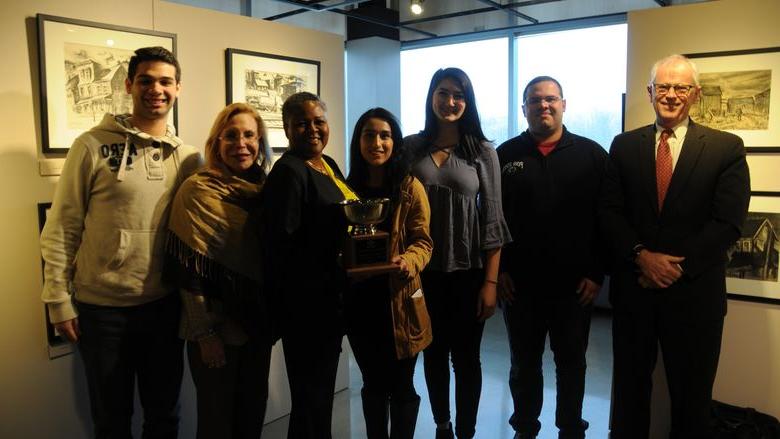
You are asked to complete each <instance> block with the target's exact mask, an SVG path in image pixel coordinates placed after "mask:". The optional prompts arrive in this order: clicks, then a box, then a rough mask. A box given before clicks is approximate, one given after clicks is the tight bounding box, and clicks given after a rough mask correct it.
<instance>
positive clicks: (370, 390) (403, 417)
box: [345, 108, 433, 439]
mask: <svg viewBox="0 0 780 439" xmlns="http://www.w3.org/2000/svg"><path fill="white" fill-rule="evenodd" d="M402 139H403V137H402V135H401V129H400V126H399V124H398V122H397V120H396V118H395V117H394V116H393V115H392V114H391V113H390V112H389V111H387V110H385V109H384V108H373V109H371V110H368V111H367V112H366V113H364V114H363V115H362V116H361V117H360V119H358V122H357V124H356V125H355V129H354V131H353V135H352V142H351V144H350V164H351V169H350V173H349V177H348V178H347V183H348V184H349V186H350V187H351V188H353V189H354V190H355V191H356V192H357V194H358V195H359V196H360V198H361V199H362V200H369V199H377V198H386V199H389V212H390V215H387V216H386V219H385V220H384V221H382V222H381V223H380V224H379V225H378V228H379V229H381V230H385V231H387V232H389V233H390V239H389V246H390V251H389V253H390V257H391V262H392V263H394V264H396V265H397V266H398V270H397V271H395V272H390V273H387V272H385V273H383V274H377V275H373V276H370V277H354V278H352V282H351V285H350V288H348V290H347V295H346V297H345V311H346V322H347V336H348V337H349V342H350V345H351V346H352V350H353V352H354V355H355V360H356V361H357V363H358V366H359V367H360V371H361V373H362V375H363V388H362V390H361V396H362V400H363V415H364V418H365V422H366V433H367V437H368V438H369V439H375V438H383V439H387V438H388V437H393V438H394V439H405V438H408V439H412V438H413V437H414V429H415V424H416V421H417V411H418V409H419V406H420V397H419V396H418V395H417V393H416V391H415V389H414V382H413V376H414V367H415V363H416V362H417V353H418V352H420V351H421V350H422V349H424V348H425V347H426V346H428V345H429V344H430V342H431V339H432V334H431V326H430V319H429V317H428V312H427V309H426V305H425V298H424V296H423V292H422V284H421V281H420V272H421V271H422V269H423V268H424V267H425V266H426V265H427V264H428V261H429V260H430V257H431V251H432V244H433V243H432V241H431V237H430V234H429V221H430V207H429V205H428V198H427V196H426V194H425V189H424V188H423V186H422V184H421V183H420V182H419V181H418V180H417V179H415V178H414V177H412V176H410V175H409V161H408V160H407V159H406V158H405V157H404V156H405V154H404V149H403V142H402ZM388 415H389V416H388ZM388 420H389V421H390V434H389V435H388Z"/></svg>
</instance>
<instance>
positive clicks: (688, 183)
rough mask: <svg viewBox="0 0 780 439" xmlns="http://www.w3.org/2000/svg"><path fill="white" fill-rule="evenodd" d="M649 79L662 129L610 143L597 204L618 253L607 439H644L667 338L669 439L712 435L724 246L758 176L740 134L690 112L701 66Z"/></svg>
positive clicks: (736, 230)
mask: <svg viewBox="0 0 780 439" xmlns="http://www.w3.org/2000/svg"><path fill="white" fill-rule="evenodd" d="M650 77H651V80H650V84H649V85H648V87H647V91H648V93H649V95H650V101H651V103H652V104H653V107H654V109H655V113H656V120H655V123H654V124H652V125H649V126H646V127H643V128H639V129H636V130H633V131H629V132H626V133H623V134H621V135H619V136H617V137H616V138H615V140H614V141H613V142H612V147H611V150H610V163H609V164H608V167H607V175H606V177H605V181H604V186H603V193H602V200H601V206H600V216H601V224H602V227H603V228H604V232H605V234H604V236H607V237H609V238H608V240H609V244H610V247H611V249H612V252H613V256H614V259H613V274H612V279H611V284H610V300H611V302H612V306H613V308H614V321H613V347H614V358H615V359H614V389H613V391H614V396H613V400H612V407H613V415H612V425H611V437H612V439H623V438H630V439H643V438H647V437H648V430H649V423H650V421H649V420H650V394H651V390H652V381H651V375H652V371H653V368H654V367H655V363H656V353H657V346H658V344H659V342H660V346H661V351H662V353H663V358H664V366H665V369H666V376H667V380H668V385H669V392H670V395H671V411H672V413H671V415H672V431H671V435H670V437H671V438H673V439H677V438H685V439H691V438H710V437H711V435H712V433H711V431H710V411H709V410H710V402H711V399H712V385H713V382H714V380H715V373H716V371H717V367H718V357H719V354H720V343H721V335H722V332H723V318H724V315H725V313H726V281H725V269H726V250H727V249H728V248H729V246H730V245H732V244H733V243H734V242H735V241H736V240H737V238H739V236H740V229H741V227H742V223H743V222H744V220H745V216H746V214H747V208H748V202H749V200H750V177H749V174H748V167H747V162H746V161H745V150H744V146H743V143H742V140H741V139H740V138H739V137H737V136H735V135H733V134H729V133H726V132H723V131H718V130H714V129H711V128H707V127H705V126H702V125H699V124H696V123H695V122H694V121H693V120H691V119H690V118H689V116H688V115H689V112H690V109H691V107H692V106H693V105H694V104H696V102H697V98H698V97H699V93H700V90H701V88H700V86H699V81H698V72H697V71H696V66H695V65H694V64H693V63H692V62H691V61H690V60H688V59H687V58H685V57H683V56H680V55H672V56H670V57H667V58H664V59H661V60H659V61H658V62H657V63H656V64H655V65H654V66H653V69H652V72H651V75H650Z"/></svg>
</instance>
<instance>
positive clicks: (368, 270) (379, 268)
mask: <svg viewBox="0 0 780 439" xmlns="http://www.w3.org/2000/svg"><path fill="white" fill-rule="evenodd" d="M399 271H401V267H399V266H398V265H396V264H393V263H384V264H372V265H364V266H362V267H353V268H347V276H348V277H360V276H374V275H377V274H383V273H397V272H399Z"/></svg>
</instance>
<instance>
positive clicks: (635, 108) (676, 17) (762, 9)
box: [626, 0, 780, 417]
mask: <svg viewBox="0 0 780 439" xmlns="http://www.w3.org/2000/svg"><path fill="white" fill-rule="evenodd" d="M777 17H780V2H778V1H777V0H720V1H715V2H707V3H699V4H693V5H684V6H674V7H671V8H658V9H650V10H644V11H637V12H631V13H629V14H628V77H627V83H626V84H627V93H626V129H633V128H637V127H639V126H642V125H646V124H649V123H651V122H652V121H653V119H654V113H653V109H652V106H651V105H650V102H649V99H648V97H647V93H646V91H645V86H646V85H647V82H648V76H649V72H650V68H651V67H652V64H653V63H654V62H655V60H657V59H659V58H662V57H664V56H666V55H669V54H672V53H682V54H685V53H700V52H713V51H725V50H740V49H754V48H761V47H777V46H780V31H778V27H777ZM774 74H780V72H774ZM777 145H780V139H777ZM748 146H749V145H748ZM777 171H778V170H777V169H766V168H764V169H761V170H758V169H756V170H755V172H751V174H752V176H751V179H752V180H753V181H762V182H764V181H770V182H771V181H774V183H771V186H773V187H778V186H777V184H778V183H777V181H778V178H780V177H778V174H777ZM728 306H729V309H728V315H727V316H726V324H725V329H724V334H723V344H722V352H721V360H720V367H719V370H718V376H717V378H716V381H715V389H714V397H715V399H718V400H721V401H724V402H728V403H732V404H737V405H744V406H752V407H755V408H756V409H758V410H760V411H763V412H767V413H770V414H772V415H774V416H778V417H780V343H779V342H778V338H779V337H780V306H777V305H763V304H754V303H746V302H739V301H734V300H730V301H729V304H728ZM691 312H695V310H691Z"/></svg>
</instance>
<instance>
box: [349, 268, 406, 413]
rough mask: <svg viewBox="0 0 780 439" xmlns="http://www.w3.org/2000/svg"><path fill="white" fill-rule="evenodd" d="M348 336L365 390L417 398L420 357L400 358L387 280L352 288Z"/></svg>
mask: <svg viewBox="0 0 780 439" xmlns="http://www.w3.org/2000/svg"><path fill="white" fill-rule="evenodd" d="M346 319H347V337H348V338H349V344H350V346H352V351H353V353H354V354H355V361H357V364H358V367H359V368H360V372H361V374H362V375H363V391H364V392H367V393H369V394H371V395H375V396H384V398H385V399H389V398H393V399H397V400H402V401H407V400H414V399H416V398H417V396H418V395H417V393H416V392H415V390H414V367H415V363H416V362H417V356H415V357H414V358H406V359H403V360H398V359H397V357H396V353H395V339H394V338H393V321H392V317H391V313H390V293H389V291H388V287H387V279H386V277H384V276H379V277H377V278H376V280H374V279H370V280H368V281H365V282H360V283H359V284H357V285H354V286H353V287H352V288H350V290H349V293H348V294H347V297H346Z"/></svg>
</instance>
